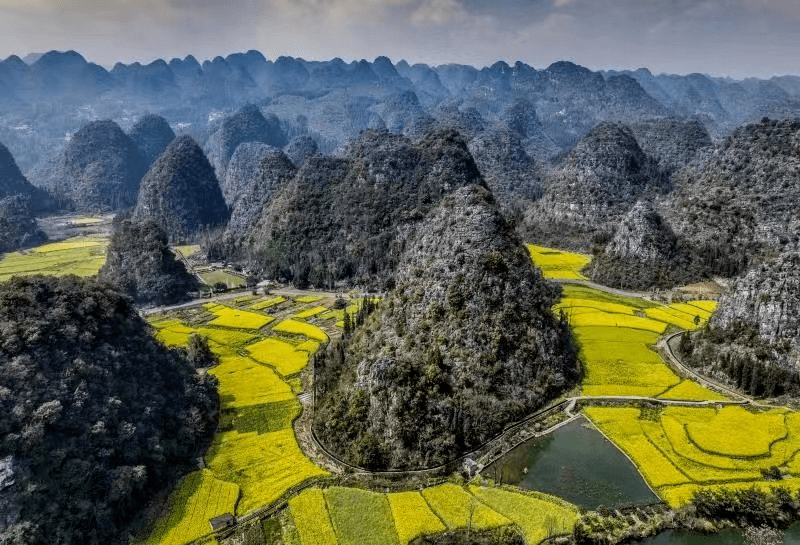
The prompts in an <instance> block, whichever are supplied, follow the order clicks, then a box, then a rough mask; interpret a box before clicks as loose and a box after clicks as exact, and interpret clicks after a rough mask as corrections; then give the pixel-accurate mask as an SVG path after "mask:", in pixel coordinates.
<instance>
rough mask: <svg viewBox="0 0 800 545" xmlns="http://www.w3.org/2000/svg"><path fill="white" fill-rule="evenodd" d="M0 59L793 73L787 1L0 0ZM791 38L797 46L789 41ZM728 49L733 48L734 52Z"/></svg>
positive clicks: (797, 24) (794, 15) (796, 36)
mask: <svg viewBox="0 0 800 545" xmlns="http://www.w3.org/2000/svg"><path fill="white" fill-rule="evenodd" d="M0 2H2V3H3V8H2V9H1V10H0V57H4V56H7V55H8V54H11V53H16V54H19V55H25V54H26V53H28V52H31V51H46V50H49V49H76V50H78V51H80V52H82V53H84V55H85V56H86V57H87V58H89V59H92V60H95V61H99V62H102V63H104V64H107V65H111V64H113V63H114V62H115V61H117V60H123V61H132V60H145V61H146V60H151V59H154V58H157V57H165V58H169V57H171V56H182V55H186V54H188V53H192V54H194V55H195V56H197V57H198V58H209V57H213V56H215V55H218V54H223V55H224V54H227V53H229V52H232V51H241V50H246V49H251V48H255V49H259V50H261V51H262V52H264V54H265V55H266V56H268V57H272V58H275V57H277V56H278V55H281V54H290V55H297V56H303V57H306V58H317V59H327V58H331V57H334V56H340V57H343V58H345V59H353V58H356V59H358V58H374V57H376V56H377V55H381V54H385V55H388V56H390V57H391V58H393V59H395V60H399V59H400V58H406V59H408V60H409V61H423V62H428V63H431V64H438V63H442V62H463V63H470V64H478V65H484V64H491V63H493V62H494V61H496V60H499V59H503V60H507V61H513V60H517V59H519V60H523V61H525V62H528V63H530V64H532V65H534V66H538V67H542V66H547V65H549V64H550V63H551V62H553V61H556V60H559V59H570V60H574V61H575V62H578V63H581V64H584V65H587V66H589V67H593V68H606V67H618V68H635V67H638V66H648V67H650V68H652V69H653V71H656V72H658V71H662V70H663V71H676V72H687V71H705V72H712V73H728V74H738V75H744V74H743V73H742V72H743V71H744V70H749V71H750V72H749V73H754V72H756V73H758V74H761V75H765V74H766V75H768V74H771V73H774V72H797V70H798V65H797V64H796V54H794V53H791V51H796V44H797V43H800V2H797V1H787V0H653V1H648V2H642V1H641V0H49V1H47V2H30V0H0ZM793 47H794V49H793ZM732 52H735V54H736V56H735V57H734V56H733V55H732V54H731V53H732Z"/></svg>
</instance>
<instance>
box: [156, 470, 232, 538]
mask: <svg viewBox="0 0 800 545" xmlns="http://www.w3.org/2000/svg"><path fill="white" fill-rule="evenodd" d="M238 497H239V487H238V486H236V485H235V484H233V483H227V482H224V481H221V480H219V479H217V478H215V477H214V474H213V473H212V472H211V471H209V470H207V469H201V470H200V471H195V472H194V473H189V474H188V475H187V476H186V477H184V478H183V479H182V480H181V482H180V483H179V484H178V486H177V487H176V488H175V490H174V491H173V492H172V494H171V495H170V497H169V500H168V502H167V505H169V506H170V512H169V516H167V517H164V518H162V519H160V520H159V521H158V524H157V525H156V528H155V529H154V530H153V533H152V534H151V535H150V537H149V538H148V540H147V545H183V544H184V543H187V542H189V541H191V540H193V539H196V538H198V537H200V536H202V535H205V534H207V533H209V532H210V531H211V527H210V526H209V523H208V521H209V519H212V518H214V517H216V516H219V515H224V514H225V513H233V512H234V510H235V507H236V500H237V498H238Z"/></svg>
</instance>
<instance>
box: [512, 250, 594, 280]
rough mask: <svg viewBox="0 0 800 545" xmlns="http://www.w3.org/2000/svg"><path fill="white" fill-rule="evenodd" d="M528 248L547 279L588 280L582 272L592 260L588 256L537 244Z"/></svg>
mask: <svg viewBox="0 0 800 545" xmlns="http://www.w3.org/2000/svg"><path fill="white" fill-rule="evenodd" d="M527 246H528V251H529V252H530V254H531V259H532V260H533V262H534V263H535V264H536V266H537V267H539V268H540V269H541V270H542V275H543V276H544V277H545V278H571V279H580V280H586V279H587V278H586V277H585V276H584V275H583V274H581V272H580V271H581V269H583V268H584V267H585V266H586V265H588V264H589V262H590V261H591V260H592V258H590V257H589V256H588V255H583V254H576V253H572V252H565V251H562V250H556V249H555V248H545V247H544V246H537V245H535V244H528V245H527Z"/></svg>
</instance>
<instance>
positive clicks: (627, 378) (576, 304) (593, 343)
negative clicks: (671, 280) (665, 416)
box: [553, 284, 725, 401]
mask: <svg viewBox="0 0 800 545" xmlns="http://www.w3.org/2000/svg"><path fill="white" fill-rule="evenodd" d="M709 307H710V305H709V302H708V301H690V302H687V303H673V304H670V305H662V304H659V303H654V302H651V301H645V300H643V299H634V298H629V297H621V296H618V295H612V294H609V293H606V292H603V291H600V290H596V289H593V288H589V287H586V286H578V285H569V284H566V285H564V286H563V291H562V297H561V300H560V301H559V302H558V304H556V305H555V306H554V307H553V310H554V312H556V313H563V314H564V315H565V316H566V317H567V319H568V321H569V324H570V326H571V329H572V333H573V336H574V338H575V340H576V342H577V344H578V346H579V347H580V353H581V357H582V360H583V363H584V367H585V378H584V381H583V384H582V392H583V394H584V395H589V396H592V395H599V396H620V395H623V396H624V395H629V396H647V397H661V398H664V399H688V400H700V401H703V400H721V399H725V398H724V397H723V396H721V395H719V394H717V393H715V392H712V391H711V390H708V389H706V388H703V387H702V386H699V385H698V384H696V383H695V382H692V381H689V380H682V379H681V378H680V377H679V376H678V375H676V374H675V372H674V371H673V370H672V369H671V368H670V367H669V366H668V365H667V364H666V363H664V361H663V360H662V359H661V357H660V356H659V355H658V354H657V353H656V352H655V351H654V350H652V349H651V347H652V346H654V345H655V344H656V343H657V342H658V339H659V337H660V336H661V335H662V334H663V333H664V332H665V331H667V329H668V328H674V329H676V330H677V329H690V328H692V329H693V328H696V327H700V326H702V325H704V324H705V323H706V321H707V320H708V318H709V316H710V315H711V311H710V310H709Z"/></svg>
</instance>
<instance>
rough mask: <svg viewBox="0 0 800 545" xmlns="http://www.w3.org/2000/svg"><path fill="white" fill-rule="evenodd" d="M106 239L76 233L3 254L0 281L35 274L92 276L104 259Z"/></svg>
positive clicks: (106, 245)
mask: <svg viewBox="0 0 800 545" xmlns="http://www.w3.org/2000/svg"><path fill="white" fill-rule="evenodd" d="M108 243H109V239H107V238H102V237H77V238H73V239H69V240H65V241H62V242H54V243H50V244H44V245H42V246H39V247H37V248H33V249H30V250H25V251H23V252H11V253H8V254H5V255H3V257H2V259H0V282H4V281H6V280H8V279H9V278H11V277H12V276H30V275H34V274H42V275H46V276H65V275H68V274H74V275H76V276H84V277H86V276H94V275H95V274H97V271H99V270H100V267H102V266H103V263H105V260H106V250H107V248H108Z"/></svg>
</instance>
